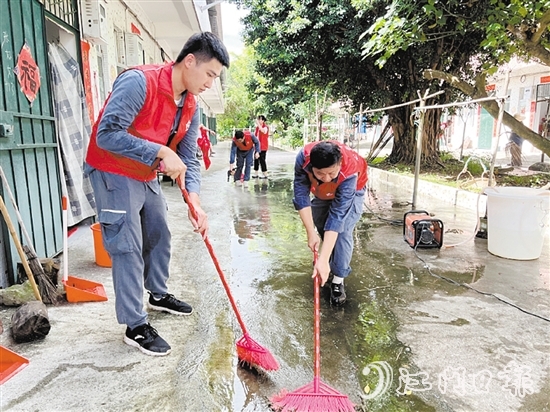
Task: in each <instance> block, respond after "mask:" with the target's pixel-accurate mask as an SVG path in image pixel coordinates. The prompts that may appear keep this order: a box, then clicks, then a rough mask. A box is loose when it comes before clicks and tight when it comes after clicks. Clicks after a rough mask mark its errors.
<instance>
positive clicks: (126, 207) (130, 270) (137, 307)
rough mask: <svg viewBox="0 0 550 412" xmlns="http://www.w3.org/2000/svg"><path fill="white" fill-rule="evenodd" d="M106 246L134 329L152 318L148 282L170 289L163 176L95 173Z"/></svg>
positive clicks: (121, 305) (119, 308)
mask: <svg viewBox="0 0 550 412" xmlns="http://www.w3.org/2000/svg"><path fill="white" fill-rule="evenodd" d="M90 181H91V183H92V186H93V189H94V195H95V200H96V204H97V211H98V219H99V222H100V224H101V232H102V237H103V243H104V246H105V249H106V250H107V252H108V253H109V255H110V257H111V260H112V262H113V266H112V275H113V284H114V289H115V297H116V300H115V310H116V316H117V320H118V322H119V323H121V324H126V325H128V327H129V328H131V329H133V328H135V327H136V326H139V325H142V324H144V323H146V322H147V312H146V311H145V310H144V308H143V294H144V290H143V288H144V287H145V289H147V290H149V291H150V292H151V293H153V294H154V295H155V296H161V295H164V294H165V293H166V292H167V285H166V282H167V280H168V269H169V265H170V239H171V235H170V230H169V229H168V224H167V206H166V199H165V197H164V194H163V193H162V190H161V188H160V184H159V182H158V181H157V180H156V179H154V180H152V181H150V182H140V181H137V180H135V179H131V178H128V177H125V176H120V175H116V174H113V173H108V172H103V171H100V170H97V169H96V170H94V171H93V172H92V173H90Z"/></svg>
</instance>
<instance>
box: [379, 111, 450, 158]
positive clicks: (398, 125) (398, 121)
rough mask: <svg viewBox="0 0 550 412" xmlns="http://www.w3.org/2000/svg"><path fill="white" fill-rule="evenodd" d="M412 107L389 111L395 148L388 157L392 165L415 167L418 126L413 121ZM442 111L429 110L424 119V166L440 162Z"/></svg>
mask: <svg viewBox="0 0 550 412" xmlns="http://www.w3.org/2000/svg"><path fill="white" fill-rule="evenodd" d="M411 112H412V107H411V106H405V107H398V108H396V109H391V110H388V117H389V119H388V121H389V122H390V124H391V126H392V130H393V148H392V152H391V154H390V155H389V157H388V162H390V163H392V164H396V163H401V164H408V165H413V164H414V163H415V159H416V125H415V126H414V127H413V125H412V124H411V121H410V120H409V119H410V118H411ZM440 116H441V109H433V110H427V111H426V114H425V117H424V135H423V137H422V157H421V162H422V163H423V164H434V163H437V162H438V161H439V145H438V137H439V127H440V120H439V119H440Z"/></svg>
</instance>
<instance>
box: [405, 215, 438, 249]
mask: <svg viewBox="0 0 550 412" xmlns="http://www.w3.org/2000/svg"><path fill="white" fill-rule="evenodd" d="M403 239H404V240H405V242H407V243H408V244H409V246H410V247H413V248H415V249H416V248H438V249H439V248H441V246H442V245H443V222H442V221H441V220H439V219H432V218H431V217H430V215H429V213H428V212H426V211H424V210H411V211H410V212H407V213H405V215H404V216H403Z"/></svg>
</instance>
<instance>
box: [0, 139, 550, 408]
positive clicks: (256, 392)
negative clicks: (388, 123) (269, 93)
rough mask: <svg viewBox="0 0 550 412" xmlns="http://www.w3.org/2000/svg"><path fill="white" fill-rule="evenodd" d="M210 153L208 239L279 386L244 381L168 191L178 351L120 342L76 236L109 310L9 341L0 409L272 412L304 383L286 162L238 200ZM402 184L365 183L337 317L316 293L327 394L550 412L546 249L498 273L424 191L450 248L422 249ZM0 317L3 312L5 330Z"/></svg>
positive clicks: (309, 316) (305, 292)
mask: <svg viewBox="0 0 550 412" xmlns="http://www.w3.org/2000/svg"><path fill="white" fill-rule="evenodd" d="M215 150H216V154H215V156H214V157H213V159H212V160H213V165H212V167H211V169H210V170H208V171H207V172H205V173H204V180H203V193H202V196H201V197H202V202H203V208H204V209H205V210H206V211H207V212H208V214H209V221H210V225H211V230H210V234H209V238H210V240H211V242H212V244H213V248H214V251H215V254H216V258H217V259H218V260H219V262H220V265H221V267H222V268H223V270H224V274H225V276H226V277H227V279H228V281H229V284H230V287H231V291H232V293H233V295H234V297H235V299H236V302H237V306H238V308H239V310H240V312H241V315H242V317H243V321H244V323H245V325H246V327H247V328H248V332H249V333H250V336H251V337H252V338H253V339H254V340H256V341H257V342H258V343H260V344H261V345H263V346H265V347H266V348H268V349H269V350H270V351H271V352H272V353H273V354H274V356H275V357H276V358H277V359H278V361H279V363H280V366H281V367H280V370H278V371H276V372H269V373H264V372H257V371H255V370H251V369H248V368H245V367H241V366H240V365H238V361H237V359H236V351H235V344H234V343H235V341H236V340H237V339H238V338H240V337H241V336H242V334H243V333H242V331H241V329H240V327H239V324H238V323H237V321H236V319H235V317H234V315H233V312H232V311H231V307H230V305H229V302H228V300H227V297H226V295H225V292H224V289H223V287H222V284H221V282H220V280H219V276H218V274H217V272H216V270H215V268H214V265H213V263H212V260H211V258H210V256H209V254H208V252H207V250H206V248H205V246H204V242H203V241H202V240H201V239H200V238H199V237H198V236H197V235H196V234H194V233H192V231H191V226H190V224H189V222H188V219H187V210H186V207H185V204H184V203H183V201H182V199H181V195H180V193H179V190H178V189H177V187H176V186H172V185H171V184H170V182H163V188H164V190H165V193H166V197H167V200H168V207H169V219H170V227H171V230H172V236H173V257H172V264H171V265H172V266H171V277H170V280H169V286H170V291H171V292H172V293H174V294H175V295H176V296H178V297H181V298H183V299H184V300H186V301H188V302H189V303H191V304H192V305H193V306H194V308H195V313H194V314H193V315H192V316H190V317H175V316H171V315H167V314H162V313H151V315H150V321H151V323H152V325H153V326H155V327H156V328H157V329H158V330H159V333H160V334H161V336H163V337H164V338H165V339H166V340H167V341H168V342H169V343H170V344H171V345H172V348H173V352H172V353H171V354H170V355H169V356H167V357H163V358H153V357H148V356H145V355H143V354H141V353H140V352H139V351H137V350H135V349H133V348H131V347H129V346H127V345H125V344H124V343H123V342H122V336H123V333H124V326H122V325H118V324H117V323H116V319H115V315H114V294H113V288H112V281H111V277H110V269H108V268H101V267H99V266H97V265H96V264H95V263H94V254H93V242H92V234H91V231H90V229H89V227H88V226H86V225H83V226H81V227H79V229H78V230H77V231H76V233H75V234H73V235H72V236H71V237H70V238H69V269H70V271H69V272H70V274H71V275H74V276H79V277H83V278H86V279H89V280H94V281H97V282H101V283H102V284H103V285H104V286H105V289H106V291H107V295H108V297H109V301H108V302H90V303H78V304H64V305H61V306H58V307H51V306H48V313H49V317H50V322H51V324H52V329H51V331H50V334H49V335H48V337H47V338H46V339H45V340H43V341H40V342H32V343H26V344H15V343H13V342H12V341H11V338H10V337H9V333H8V332H7V331H6V332H4V334H3V335H1V336H0V339H1V344H2V345H3V346H6V347H9V348H10V349H12V350H14V351H16V352H17V353H19V354H20V355H22V356H25V357H27V358H28V359H29V360H30V363H29V366H27V367H26V368H25V369H23V370H22V371H20V372H19V373H18V374H16V375H15V376H14V377H12V378H11V379H10V380H9V381H7V382H6V383H5V384H4V385H2V386H0V391H1V400H0V402H1V404H0V410H2V411H27V410H33V411H80V410H90V411H130V410H131V411H142V410H163V411H190V412H195V411H197V412H199V411H201V412H202V411H268V410H270V409H269V397H271V396H272V395H274V394H277V393H279V392H280V391H281V390H282V389H287V390H289V391H293V390H295V389H297V388H298V387H300V386H302V385H305V384H308V383H310V382H312V380H313V323H312V322H313V299H312V296H313V282H312V280H311V263H312V255H311V252H310V251H309V249H308V248H307V245H306V236H305V233H304V230H303V228H302V224H301V222H300V219H299V216H298V213H297V212H296V211H294V208H293V206H292V171H293V161H294V153H291V152H284V151H280V150H276V149H270V151H269V152H268V158H267V161H268V166H269V168H270V173H271V177H270V179H269V180H262V179H260V180H255V179H254V180H252V181H251V182H250V183H249V185H248V186H246V187H241V186H235V185H234V184H233V183H228V182H227V181H226V180H227V173H226V171H227V165H228V159H229V151H228V145H227V143H221V144H219V145H217V146H216V147H215ZM401 179H402V178H400V177H396V176H394V175H391V174H388V173H385V172H381V171H375V170H372V171H371V175H370V181H369V188H370V190H369V193H368V195H367V198H366V206H365V213H364V216H363V218H362V219H361V221H360V223H359V224H358V226H357V229H356V236H355V240H356V248H355V252H354V256H353V261H352V269H353V272H352V274H351V275H350V277H349V278H348V279H347V280H346V290H347V294H348V301H347V302H346V304H345V305H344V306H343V307H340V308H334V307H331V306H330V305H329V302H328V294H329V291H328V288H323V290H322V291H321V378H322V380H323V382H325V383H327V384H328V385H330V386H331V387H333V388H335V389H337V390H338V391H339V392H341V393H343V394H346V395H348V396H349V398H350V399H351V400H352V401H353V402H354V403H355V404H356V405H357V410H358V411H361V410H369V411H549V410H550V399H549V396H548V393H550V378H549V372H550V355H549V354H550V257H549V239H548V235H546V237H545V240H544V242H545V243H544V247H543V254H542V255H541V257H540V258H539V259H536V260H531V261H517V260H509V259H503V258H499V257H496V256H493V255H491V254H490V253H488V251H487V240H484V239H478V238H474V237H473V229H474V227H475V224H476V210H475V204H476V202H477V200H478V199H477V196H476V195H468V194H464V193H463V192H457V191H456V190H454V189H450V188H440V187H435V186H434V185H427V184H426V185H423V184H421V185H420V186H419V194H418V202H417V203H418V206H417V209H423V210H427V211H429V212H430V213H431V214H433V215H434V216H433V217H434V218H437V219H441V220H442V221H443V222H444V228H445V229H444V230H445V233H444V245H445V246H446V247H444V248H442V249H416V250H415V249H413V248H411V247H409V245H408V244H407V243H405V242H404V241H403V232H402V231H403V228H402V225H400V221H401V220H402V219H403V214H404V213H405V212H407V211H409V210H410V208H411V206H410V201H411V199H412V186H413V183H412V181H411V180H410V179H409V180H406V179H405V180H401ZM483 200H484V199H483V198H481V199H480V204H483ZM452 245H456V246H452ZM144 299H145V297H144ZM514 305H515V306H514ZM11 313H13V309H6V308H2V309H1V310H0V316H1V317H2V321H3V322H4V327H5V329H7V326H8V325H9V319H10V316H11ZM319 412H321V411H319Z"/></svg>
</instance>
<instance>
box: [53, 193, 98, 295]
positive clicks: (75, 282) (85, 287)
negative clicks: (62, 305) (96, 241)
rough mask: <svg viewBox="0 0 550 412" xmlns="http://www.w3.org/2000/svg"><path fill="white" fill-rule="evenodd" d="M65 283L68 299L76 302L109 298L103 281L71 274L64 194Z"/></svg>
mask: <svg viewBox="0 0 550 412" xmlns="http://www.w3.org/2000/svg"><path fill="white" fill-rule="evenodd" d="M62 203H63V285H64V286H65V293H66V294H67V301H69V302H71V303H75V302H102V301H106V300H107V294H106V293H105V288H104V287H103V285H102V284H101V283H97V282H92V281H91V280H86V279H81V278H77V277H76V276H69V255H68V247H67V244H68V227H67V198H66V197H65V196H63V201H62Z"/></svg>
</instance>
